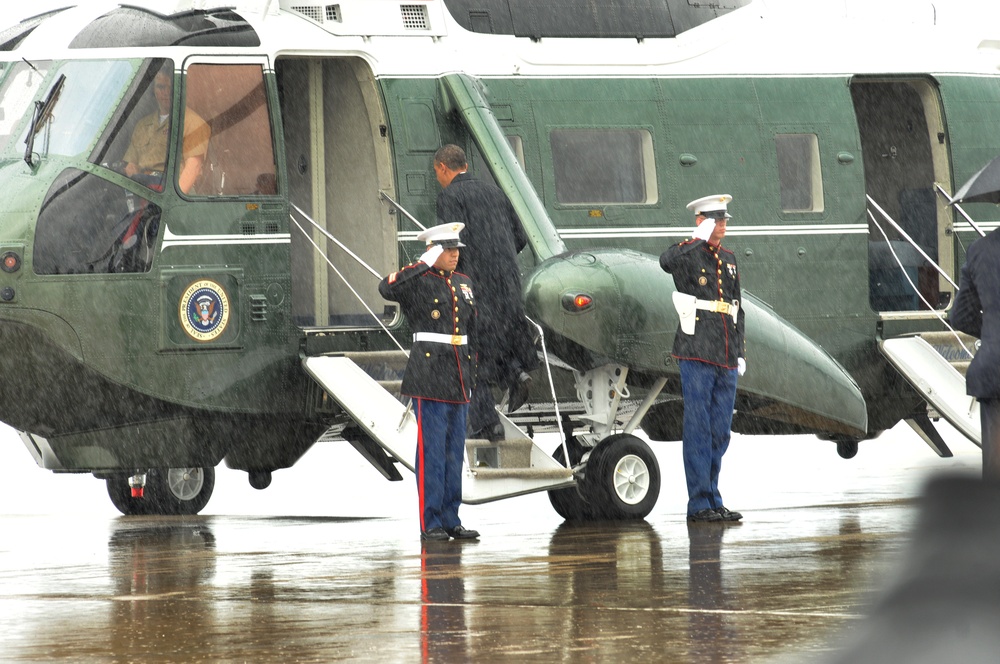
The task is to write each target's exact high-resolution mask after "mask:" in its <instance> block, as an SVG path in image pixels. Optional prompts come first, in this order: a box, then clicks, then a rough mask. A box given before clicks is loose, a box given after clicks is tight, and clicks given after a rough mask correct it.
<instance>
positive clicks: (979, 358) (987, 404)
mask: <svg viewBox="0 0 1000 664" xmlns="http://www.w3.org/2000/svg"><path fill="white" fill-rule="evenodd" d="M948 319H949V320H950V321H951V323H952V325H954V326H955V328H956V329H959V330H961V331H962V332H965V333H967V334H971V335H972V336H974V337H977V338H978V339H980V342H981V343H980V346H979V350H978V351H976V356H975V357H974V358H973V359H972V363H971V364H970V365H969V370H968V372H967V373H966V376H965V391H966V392H967V393H968V394H969V395H970V396H974V397H976V398H977V399H979V419H980V423H981V425H982V447H983V479H988V480H994V481H996V480H1000V232H998V231H996V230H993V231H990V232H989V233H988V234H987V235H986V237H983V238H980V239H978V240H976V241H975V242H973V243H972V244H971V245H969V251H968V253H967V254H966V255H965V265H963V266H962V273H961V277H960V280H959V288H958V295H956V296H955V305H954V306H953V307H952V309H951V313H950V314H949V316H948Z"/></svg>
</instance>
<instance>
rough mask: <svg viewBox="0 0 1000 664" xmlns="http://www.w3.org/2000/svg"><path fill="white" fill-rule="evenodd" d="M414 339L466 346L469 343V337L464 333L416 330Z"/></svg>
mask: <svg viewBox="0 0 1000 664" xmlns="http://www.w3.org/2000/svg"><path fill="white" fill-rule="evenodd" d="M413 341H414V343H416V342H417V341H429V342H431V343H435V344H449V345H451V346H464V345H465V344H467V343H469V337H467V336H466V335H464V334H440V333H438V332H414V333H413Z"/></svg>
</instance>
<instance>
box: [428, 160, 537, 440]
mask: <svg viewBox="0 0 1000 664" xmlns="http://www.w3.org/2000/svg"><path fill="white" fill-rule="evenodd" d="M468 168H469V165H468V162H467V159H466V156H465V151H464V150H462V148H460V147H459V146H457V145H445V146H444V147H442V148H440V149H439V150H438V151H437V152H436V153H435V154H434V174H435V175H436V177H437V180H438V183H440V185H441V187H442V190H441V193H440V194H438V198H437V216H438V219H439V220H440V221H442V222H447V223H462V224H464V225H465V229H464V230H463V231H462V241H463V242H464V243H465V244H466V245H467V246H466V248H465V249H464V250H463V251H462V255H461V257H460V258H459V262H458V269H459V271H461V272H463V273H465V274H467V275H469V277H470V278H471V279H472V281H473V283H475V284H476V288H477V289H478V292H479V303H478V306H479V329H480V330H482V331H483V334H482V335H480V340H479V347H478V350H479V352H480V358H479V372H480V373H479V377H480V380H479V383H478V389H477V390H476V391H475V393H474V394H473V396H472V405H471V407H470V408H471V409H470V412H469V419H470V425H469V428H470V430H471V431H472V432H473V433H472V437H473V438H488V439H490V440H498V439H501V438H503V427H502V426H501V425H500V418H499V417H498V415H497V411H496V403H495V401H494V398H493V392H492V390H491V388H490V385H496V386H498V387H500V388H501V389H507V390H508V395H509V396H508V402H507V411H508V412H513V411H515V410H517V409H518V408H520V407H521V405H523V404H524V402H525V401H526V399H527V396H528V389H529V386H530V381H531V376H530V375H529V374H528V372H529V371H531V370H532V369H534V368H536V367H537V366H538V356H537V354H536V353H535V344H534V335H533V334H532V333H531V330H530V329H529V327H528V322H527V320H525V317H524V303H523V302H522V301H521V273H520V271H519V269H518V265H517V254H518V253H519V252H520V251H521V250H522V249H524V247H525V246H527V244H528V236H527V234H526V233H525V232H524V228H523V227H522V226H521V221H520V220H519V219H518V217H517V214H516V213H515V212H514V207H513V206H512V205H511V204H510V201H509V200H508V199H507V197H506V196H505V195H504V193H503V192H502V191H500V189H499V188H497V187H496V186H495V185H493V184H490V183H485V182H481V181H479V180H477V179H475V178H474V177H472V176H471V175H469V173H468V172H467V171H468Z"/></svg>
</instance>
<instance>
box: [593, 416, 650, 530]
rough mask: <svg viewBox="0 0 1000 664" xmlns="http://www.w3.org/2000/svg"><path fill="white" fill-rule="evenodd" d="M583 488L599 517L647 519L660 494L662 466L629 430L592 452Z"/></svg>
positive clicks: (642, 442)
mask: <svg viewBox="0 0 1000 664" xmlns="http://www.w3.org/2000/svg"><path fill="white" fill-rule="evenodd" d="M580 489H581V491H582V493H583V495H584V496H585V497H586V499H587V502H588V503H589V504H590V505H591V506H593V508H594V510H595V511H596V512H597V518H600V519H607V520H612V521H625V520H635V519H644V518H646V517H647V516H648V515H649V513H650V512H652V511H653V506H654V505H656V500H657V498H659V496H660V466H659V464H658V463H657V461H656V456H655V455H654V454H653V450H651V449H650V447H649V445H647V444H646V443H645V442H644V441H643V440H642V439H640V438H638V437H636V436H633V435H632V434H627V433H620V434H615V435H612V436H608V437H607V438H605V439H604V440H602V441H601V442H600V444H599V445H598V446H597V447H595V448H594V451H593V452H591V453H590V460H589V461H588V462H587V474H586V477H585V478H584V481H583V482H582V484H581V486H580Z"/></svg>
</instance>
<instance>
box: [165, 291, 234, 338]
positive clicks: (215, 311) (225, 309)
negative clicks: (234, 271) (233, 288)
mask: <svg viewBox="0 0 1000 664" xmlns="http://www.w3.org/2000/svg"><path fill="white" fill-rule="evenodd" d="M178 315H179V317H180V321H181V327H183V328H184V331H185V332H186V333H187V335H188V336H189V337H191V338H192V339H194V340H195V341H212V340H213V339H216V338H217V337H218V336H219V335H220V334H222V333H223V332H224V331H225V330H226V325H228V323H229V297H228V296H227V295H226V291H225V290H224V289H223V288H222V286H220V285H219V284H218V283H216V282H214V281H212V280H210V279H202V280H201V281H196V282H194V283H193V284H191V285H190V286H188V287H187V290H185V291H184V294H183V295H182V296H181V303H180V308H179V310H178Z"/></svg>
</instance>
